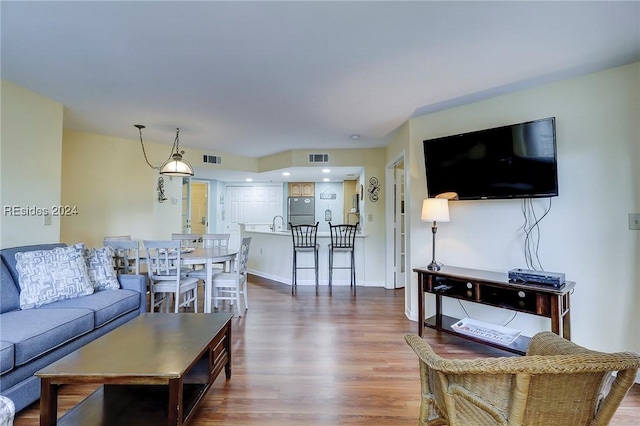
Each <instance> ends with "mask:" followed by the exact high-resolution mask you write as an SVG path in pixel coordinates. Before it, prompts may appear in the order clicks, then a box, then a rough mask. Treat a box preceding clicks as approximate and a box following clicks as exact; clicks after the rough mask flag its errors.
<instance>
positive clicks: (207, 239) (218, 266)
mask: <svg viewBox="0 0 640 426" xmlns="http://www.w3.org/2000/svg"><path fill="white" fill-rule="evenodd" d="M230 237H231V234H202V236H201V238H202V248H216V247H217V248H224V249H227V248H229V239H230ZM226 264H227V262H224V263H215V264H213V265H212V267H213V274H214V275H215V274H218V273H220V272H224V271H226V270H227V267H226ZM189 276H190V277H193V278H198V279H199V280H200V281H201V282H202V284H205V283H204V280H205V279H206V278H207V268H205V267H201V268H197V269H194V270H192V271H190V272H189Z"/></svg>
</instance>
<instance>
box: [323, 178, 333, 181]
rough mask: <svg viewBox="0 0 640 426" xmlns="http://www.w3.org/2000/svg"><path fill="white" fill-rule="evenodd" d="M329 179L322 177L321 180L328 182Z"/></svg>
mask: <svg viewBox="0 0 640 426" xmlns="http://www.w3.org/2000/svg"><path fill="white" fill-rule="evenodd" d="M330 180H331V179H329V178H324V179H322V181H323V182H329V181H330Z"/></svg>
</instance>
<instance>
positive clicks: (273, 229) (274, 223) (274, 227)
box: [271, 215, 284, 232]
mask: <svg viewBox="0 0 640 426" xmlns="http://www.w3.org/2000/svg"><path fill="white" fill-rule="evenodd" d="M277 218H280V219H282V227H283V228H284V217H282V216H280V215H277V216H274V217H273V222H271V232H276V219H277Z"/></svg>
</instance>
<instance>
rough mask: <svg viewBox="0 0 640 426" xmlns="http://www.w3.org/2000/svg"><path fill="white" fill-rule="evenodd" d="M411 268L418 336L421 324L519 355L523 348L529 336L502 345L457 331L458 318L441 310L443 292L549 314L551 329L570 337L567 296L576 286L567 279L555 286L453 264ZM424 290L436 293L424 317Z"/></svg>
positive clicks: (501, 306) (454, 296)
mask: <svg viewBox="0 0 640 426" xmlns="http://www.w3.org/2000/svg"><path fill="white" fill-rule="evenodd" d="M413 271H414V272H416V273H417V274H418V334H419V335H420V336H422V334H423V329H424V327H425V326H427V327H430V328H434V329H436V330H438V331H442V332H445V333H451V334H455V335H456V336H460V337H463V338H465V339H469V340H473V341H475V342H479V343H483V344H486V345H489V346H493V347H496V348H500V349H503V350H506V351H509V352H513V353H517V354H521V355H524V353H525V352H526V350H527V347H528V346H529V342H530V340H531V339H530V338H529V337H526V336H520V337H518V338H517V339H516V340H515V341H514V342H513V343H511V344H510V345H509V346H504V345H501V344H499V343H495V342H491V341H487V340H481V339H477V338H474V337H472V336H468V335H463V334H460V333H456V332H455V331H454V330H453V329H452V328H451V326H452V325H453V324H455V323H456V322H458V321H459V318H453V317H450V316H447V315H443V314H442V297H443V296H444V297H450V298H454V299H460V300H467V301H469V302H474V303H480V304H483V305H489V306H496V307H500V308H504V309H509V310H512V311H518V312H525V313H528V314H533V315H539V316H543V317H547V318H551V331H553V332H554V333H556V334H558V335H560V336H562V337H564V338H565V339H567V340H571V317H570V313H569V305H570V303H569V297H570V295H571V293H572V292H573V288H574V287H575V283H574V282H572V281H567V282H566V283H565V284H564V286H562V287H561V288H555V287H552V286H547V285H542V284H522V283H511V282H509V278H508V276H507V273H501V272H491V271H482V270H478V269H468V268H458V267H455V266H443V267H442V269H440V270H439V271H430V270H428V269H427V268H426V267H424V268H415V269H413ZM425 293H431V294H434V295H435V296H436V312H435V315H434V316H432V317H430V318H427V319H426V320H425V309H424V308H425V306H424V294H425Z"/></svg>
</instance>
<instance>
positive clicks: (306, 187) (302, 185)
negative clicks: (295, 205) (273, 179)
mask: <svg viewBox="0 0 640 426" xmlns="http://www.w3.org/2000/svg"><path fill="white" fill-rule="evenodd" d="M314 194H315V185H314V183H313V182H290V183H289V197H313V196H314Z"/></svg>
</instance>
